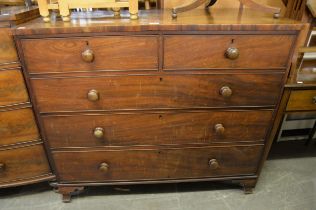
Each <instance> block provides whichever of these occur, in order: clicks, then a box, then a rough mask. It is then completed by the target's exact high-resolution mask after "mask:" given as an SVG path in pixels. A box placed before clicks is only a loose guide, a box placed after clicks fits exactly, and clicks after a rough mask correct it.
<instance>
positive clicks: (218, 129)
mask: <svg viewBox="0 0 316 210" xmlns="http://www.w3.org/2000/svg"><path fill="white" fill-rule="evenodd" d="M214 128H215V132H216V133H217V134H219V135H223V134H224V133H225V128H224V126H223V124H216V125H215V126H214Z"/></svg>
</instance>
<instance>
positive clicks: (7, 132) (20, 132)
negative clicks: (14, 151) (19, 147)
mask: <svg viewBox="0 0 316 210" xmlns="http://www.w3.org/2000/svg"><path fill="white" fill-rule="evenodd" d="M0 136H1V137H0V146H3V145H10V144H16V143H20V142H26V141H34V140H37V139H39V138H40V137H39V134H38V130H37V126H36V123H35V119H34V115H33V111H32V109H31V108H24V109H18V110H12V111H1V112H0Z"/></svg>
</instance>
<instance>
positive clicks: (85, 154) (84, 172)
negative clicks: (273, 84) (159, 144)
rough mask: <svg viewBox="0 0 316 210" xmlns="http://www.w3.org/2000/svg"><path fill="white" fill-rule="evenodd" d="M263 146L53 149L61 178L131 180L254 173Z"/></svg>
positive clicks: (62, 179) (78, 180)
mask: <svg viewBox="0 0 316 210" xmlns="http://www.w3.org/2000/svg"><path fill="white" fill-rule="evenodd" d="M262 149H263V147H262V146H260V145H258V146H235V147H203V148H173V149H135V150H132V149H130V150H114V149H113V150H101V149H100V150H90V151H68V152H66V151H64V152H61V151H60V152H54V153H53V157H54V159H55V163H56V169H57V172H58V174H59V177H60V180H61V181H62V182H72V181H75V182H80V181H85V182H102V181H127V180H128V181H132V180H157V179H180V178H202V177H219V176H237V175H254V174H255V172H256V170H257V166H258V163H259V159H260V156H261V153H262ZM210 160H212V161H211V166H210V165H209V162H210ZM215 162H217V163H218V167H217V168H216V163H215ZM100 167H101V168H100Z"/></svg>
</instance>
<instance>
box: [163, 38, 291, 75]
mask: <svg viewBox="0 0 316 210" xmlns="http://www.w3.org/2000/svg"><path fill="white" fill-rule="evenodd" d="M294 40H295V36H292V35H170V36H165V38H164V69H167V70H183V69H210V68H248V69H271V68H272V69H273V68H286V66H287V61H288V58H289V55H290V52H291V47H292V45H293V43H294Z"/></svg>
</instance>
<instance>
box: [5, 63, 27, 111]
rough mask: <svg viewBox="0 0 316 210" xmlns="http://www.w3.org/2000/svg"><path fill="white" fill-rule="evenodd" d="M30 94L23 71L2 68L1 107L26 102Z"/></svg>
mask: <svg viewBox="0 0 316 210" xmlns="http://www.w3.org/2000/svg"><path fill="white" fill-rule="evenodd" d="M28 101H29V96H28V93H27V90H26V87H25V84H24V79H23V75H22V73H21V71H20V70H19V69H16V70H0V107H1V106H12V105H14V104H21V103H26V102H28Z"/></svg>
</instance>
